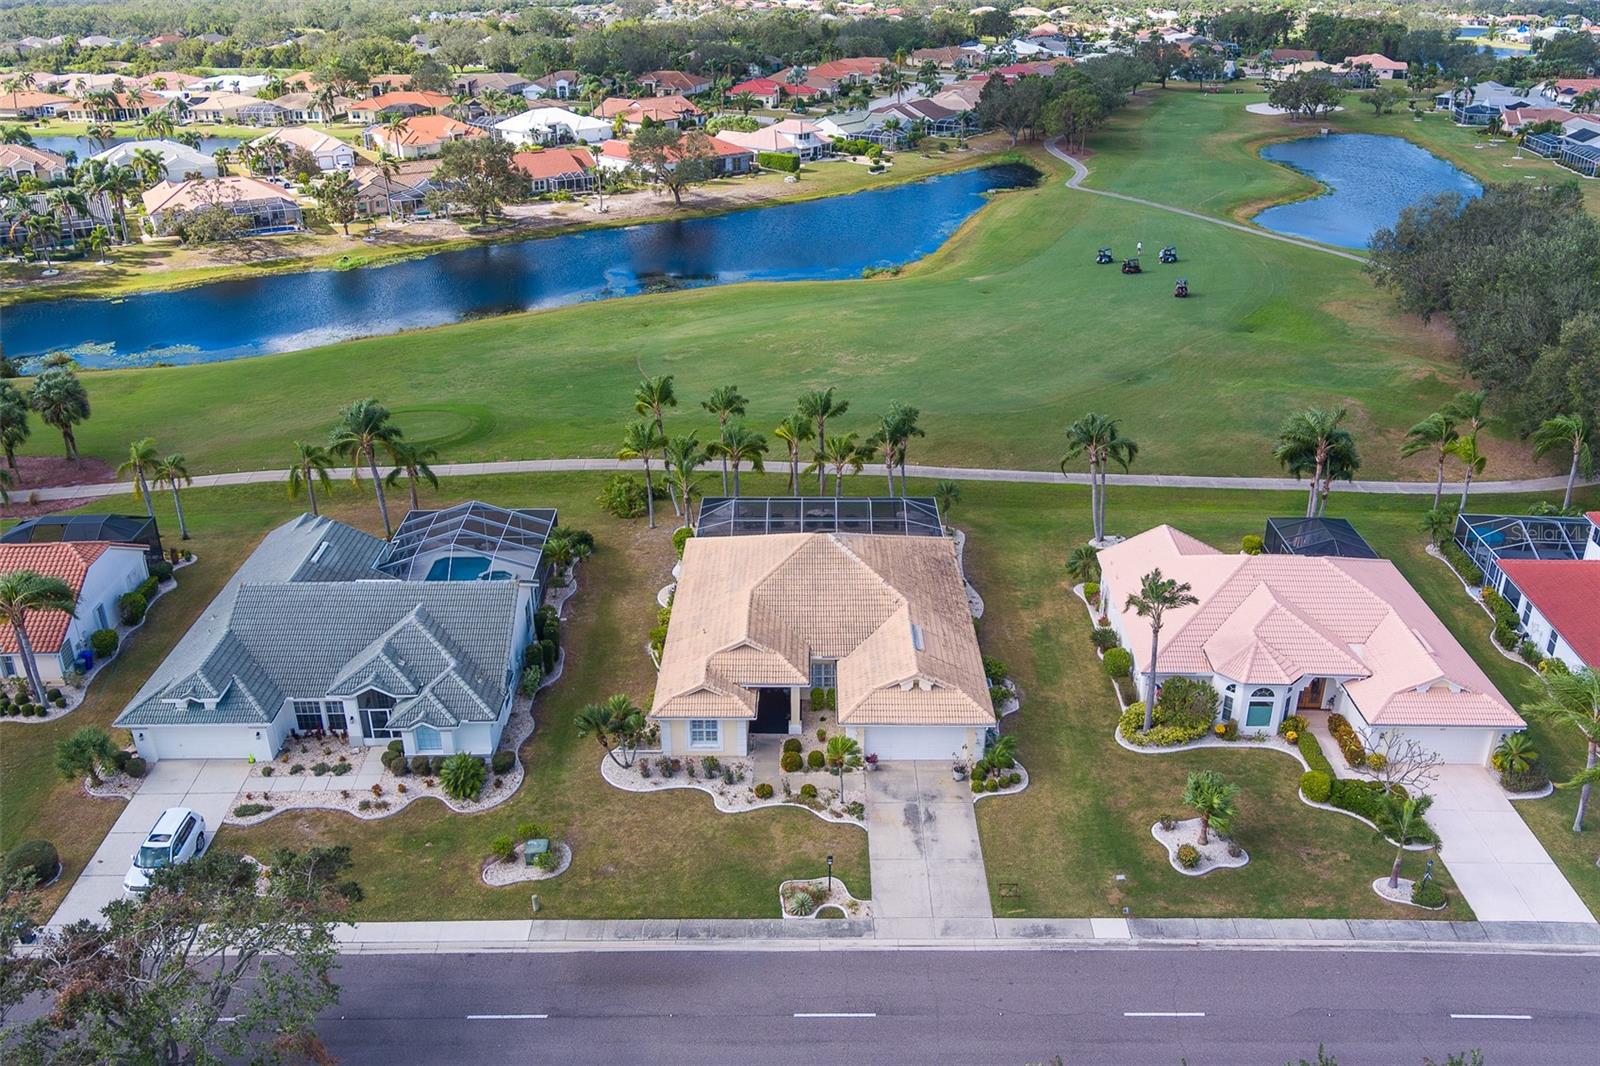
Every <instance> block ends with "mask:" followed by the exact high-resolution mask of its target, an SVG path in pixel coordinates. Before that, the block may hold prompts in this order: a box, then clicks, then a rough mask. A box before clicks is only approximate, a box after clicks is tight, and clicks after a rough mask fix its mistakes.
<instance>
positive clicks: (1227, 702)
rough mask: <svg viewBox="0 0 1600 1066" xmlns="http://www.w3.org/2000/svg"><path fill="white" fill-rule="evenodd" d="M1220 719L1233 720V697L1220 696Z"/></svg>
mask: <svg viewBox="0 0 1600 1066" xmlns="http://www.w3.org/2000/svg"><path fill="white" fill-rule="evenodd" d="M1222 720H1223V721H1224V722H1231V721H1233V697H1232V696H1224V697H1222Z"/></svg>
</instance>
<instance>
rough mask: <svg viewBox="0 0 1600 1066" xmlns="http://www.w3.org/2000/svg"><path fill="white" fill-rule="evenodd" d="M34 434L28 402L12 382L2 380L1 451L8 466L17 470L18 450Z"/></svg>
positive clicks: (0, 403)
mask: <svg viewBox="0 0 1600 1066" xmlns="http://www.w3.org/2000/svg"><path fill="white" fill-rule="evenodd" d="M31 432H32V429H31V427H29V425H28V401H27V398H26V397H24V396H23V395H22V393H20V392H18V391H17V387H16V386H15V385H13V384H11V382H9V381H6V380H4V379H0V449H3V450H4V451H5V455H6V466H7V467H8V468H9V469H10V470H12V471H13V472H14V471H15V470H16V469H17V449H18V448H19V447H21V446H22V444H23V443H24V442H25V441H26V440H27V439H28V434H29V433H31Z"/></svg>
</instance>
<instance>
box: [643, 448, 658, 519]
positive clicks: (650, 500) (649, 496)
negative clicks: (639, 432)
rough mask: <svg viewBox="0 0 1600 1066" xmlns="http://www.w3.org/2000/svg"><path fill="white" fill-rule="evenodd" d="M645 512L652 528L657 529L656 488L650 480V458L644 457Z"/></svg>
mask: <svg viewBox="0 0 1600 1066" xmlns="http://www.w3.org/2000/svg"><path fill="white" fill-rule="evenodd" d="M644 512H645V514H646V515H648V516H649V518H648V521H649V524H650V528H651V529H654V528H656V486H655V483H654V482H653V481H651V479H650V457H649V456H648V455H647V456H645V457H644Z"/></svg>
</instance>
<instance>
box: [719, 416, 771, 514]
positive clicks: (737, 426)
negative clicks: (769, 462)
mask: <svg viewBox="0 0 1600 1066" xmlns="http://www.w3.org/2000/svg"><path fill="white" fill-rule="evenodd" d="M706 451H707V453H709V454H711V455H714V456H716V457H717V458H718V459H721V460H722V466H723V469H724V471H726V469H727V467H728V466H730V465H731V466H732V467H733V498H734V499H736V500H737V499H738V498H739V467H740V465H741V464H742V463H745V462H748V463H749V464H750V469H751V470H752V471H754V472H755V473H757V474H764V473H766V472H767V468H766V467H765V466H764V465H763V464H762V456H764V455H766V454H767V438H765V437H763V436H762V435H761V434H759V433H757V432H756V431H755V430H753V429H750V428H749V427H748V426H746V425H745V424H744V423H743V422H730V423H728V424H726V425H724V426H723V427H722V434H721V435H720V436H719V437H718V438H717V439H716V440H714V441H712V442H711V443H710V444H709V445H708V446H707V447H706ZM723 478H724V484H726V478H727V474H726V473H724V474H723Z"/></svg>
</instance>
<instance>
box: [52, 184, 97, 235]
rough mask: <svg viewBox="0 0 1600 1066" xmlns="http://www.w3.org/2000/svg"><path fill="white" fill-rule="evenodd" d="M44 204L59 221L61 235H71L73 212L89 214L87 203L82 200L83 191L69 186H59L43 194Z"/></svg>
mask: <svg viewBox="0 0 1600 1066" xmlns="http://www.w3.org/2000/svg"><path fill="white" fill-rule="evenodd" d="M44 202H45V205H46V206H47V207H49V208H50V210H51V211H53V212H55V214H56V215H57V216H58V217H59V218H60V219H61V230H62V232H63V233H67V234H71V233H72V219H73V217H74V214H73V212H75V211H76V212H82V213H83V214H88V213H89V203H88V201H87V200H85V199H84V196H83V191H82V190H81V189H75V188H72V187H71V186H66V185H61V186H57V187H56V188H54V189H51V190H50V191H49V192H47V193H45V196H44Z"/></svg>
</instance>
